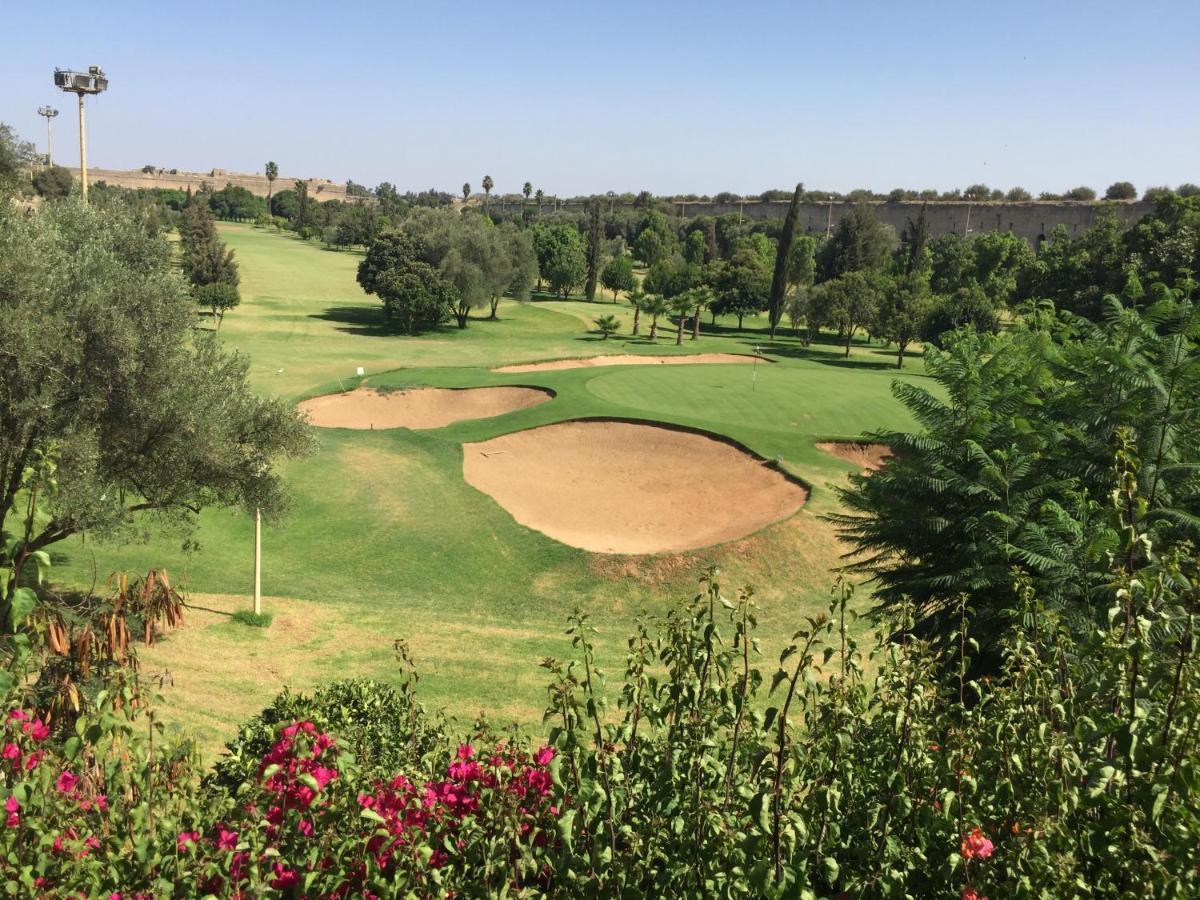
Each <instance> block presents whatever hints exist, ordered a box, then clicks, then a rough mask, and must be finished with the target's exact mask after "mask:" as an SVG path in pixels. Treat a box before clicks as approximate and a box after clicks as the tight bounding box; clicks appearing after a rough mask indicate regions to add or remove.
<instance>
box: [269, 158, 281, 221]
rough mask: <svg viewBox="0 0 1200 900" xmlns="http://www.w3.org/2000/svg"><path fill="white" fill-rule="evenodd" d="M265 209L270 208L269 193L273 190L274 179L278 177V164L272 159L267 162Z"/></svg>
mask: <svg viewBox="0 0 1200 900" xmlns="http://www.w3.org/2000/svg"><path fill="white" fill-rule="evenodd" d="M266 175H267V209H270V208H271V195H272V194H273V193H274V192H275V179H276V178H278V177H279V165H278V163H276V162H275V161H274V160H270V161H268V162H267V166H266Z"/></svg>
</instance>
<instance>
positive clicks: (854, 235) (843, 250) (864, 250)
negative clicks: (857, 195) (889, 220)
mask: <svg viewBox="0 0 1200 900" xmlns="http://www.w3.org/2000/svg"><path fill="white" fill-rule="evenodd" d="M894 244H895V237H894V235H893V233H892V231H891V230H890V229H889V228H888V227H887V226H886V225H883V224H882V223H881V222H880V221H879V220H878V219H876V218H875V212H874V210H873V209H872V208H871V207H870V206H869V205H868V204H866V203H858V204H855V205H854V206H853V207H852V208H851V209H850V211H849V212H847V213H846V215H844V216H843V217H842V219H841V221H839V222H838V223H837V226H836V227H835V228H834V229H833V234H831V235H830V236H829V240H827V241H826V242H825V243H824V244H823V245H822V246H821V250H820V253H819V254H818V256H817V272H818V275H819V277H820V279H821V280H822V281H828V280H830V279H833V278H837V277H838V276H839V275H844V274H845V273H847V272H860V271H878V270H881V269H882V268H883V267H884V265H885V264H886V263H887V260H888V256H889V254H890V253H891V252H892V246H893V245H894Z"/></svg>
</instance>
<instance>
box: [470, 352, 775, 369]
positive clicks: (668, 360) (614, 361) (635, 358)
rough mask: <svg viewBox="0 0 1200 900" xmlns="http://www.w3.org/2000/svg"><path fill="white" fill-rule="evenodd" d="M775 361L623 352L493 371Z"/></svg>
mask: <svg viewBox="0 0 1200 900" xmlns="http://www.w3.org/2000/svg"><path fill="white" fill-rule="evenodd" d="M756 358H757V359H759V360H761V361H762V362H773V360H769V359H767V358H766V357H765V356H759V357H754V356H751V355H750V354H748V353H693V354H691V355H690V356H642V355H639V354H636V353H624V354H618V355H614V356H589V357H585V358H583V359H552V360H549V361H548V362H535V363H520V364H518V365H515V366H500V368H498V369H493V370H492V371H493V372H553V371H556V370H558V369H584V368H590V367H592V366H655V365H658V366H683V365H696V364H708V365H713V364H716V365H723V364H728V363H751V362H754V360H755V359H756Z"/></svg>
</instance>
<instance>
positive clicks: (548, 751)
mask: <svg viewBox="0 0 1200 900" xmlns="http://www.w3.org/2000/svg"><path fill="white" fill-rule="evenodd" d="M552 759H554V748H553V747H543V748H542V749H541V750H539V751H538V752H537V755H536V756H534V758H533V761H534V762H536V763H537V764H538V765H539V766H546V765H549V764H550V760H552Z"/></svg>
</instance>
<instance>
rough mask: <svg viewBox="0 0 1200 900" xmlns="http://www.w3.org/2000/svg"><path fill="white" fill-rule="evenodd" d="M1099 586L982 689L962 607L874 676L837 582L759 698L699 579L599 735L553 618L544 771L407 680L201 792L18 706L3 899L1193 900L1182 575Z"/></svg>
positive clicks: (1006, 661)
mask: <svg viewBox="0 0 1200 900" xmlns="http://www.w3.org/2000/svg"><path fill="white" fill-rule="evenodd" d="M1131 490H1132V489H1131ZM1125 540H1127V541H1129V542H1134V541H1141V540H1142V538H1141V536H1140V535H1139V534H1138V533H1137V530H1136V529H1135V528H1130V529H1128V530H1127V532H1126V537H1125ZM1113 585H1114V587H1113V597H1114V603H1113V606H1112V608H1111V609H1110V610H1109V611H1108V612H1107V615H1105V616H1103V617H1102V619H1101V621H1099V622H1098V623H1096V624H1095V625H1094V626H1093V628H1092V629H1091V631H1090V633H1089V634H1087V635H1085V636H1084V637H1083V638H1082V639H1080V638H1078V637H1075V636H1073V635H1072V634H1071V633H1070V632H1069V631H1068V630H1067V629H1066V628H1065V627H1064V625H1063V624H1062V622H1061V621H1060V620H1059V619H1058V617H1056V616H1055V615H1054V614H1053V613H1051V612H1049V611H1047V610H1046V609H1044V608H1043V607H1042V605H1041V604H1040V603H1039V602H1038V599H1037V597H1035V596H1034V595H1033V592H1032V590H1030V589H1029V588H1023V589H1022V591H1021V592H1020V594H1019V595H1018V596H1017V597H1015V598H1014V606H1015V609H1014V610H1013V616H1014V617H1015V619H1016V621H1019V622H1020V623H1021V626H1022V627H1020V628H1014V629H1012V631H1011V633H1010V635H1009V637H1008V638H1007V639H1006V640H1005V642H1004V643H1003V644H1002V646H1001V647H1000V648H999V655H1000V656H1001V657H1002V659H1003V666H1002V669H1001V670H1000V671H999V672H998V673H997V674H996V675H994V676H993V677H991V678H990V679H988V678H985V679H980V680H979V681H974V680H971V679H970V678H969V677H968V674H967V673H968V672H970V671H972V669H971V665H970V656H971V654H972V653H973V652H974V645H973V642H972V638H971V633H970V630H971V625H970V621H969V619H968V617H967V616H966V614H965V608H966V607H965V604H964V606H963V609H962V610H960V615H959V631H958V634H957V635H956V636H955V640H954V642H953V646H949V647H943V646H938V645H935V644H931V643H928V642H925V641H922V640H920V639H918V638H916V637H914V636H912V634H911V631H909V630H906V629H904V628H903V627H901V628H900V630H899V633H900V634H902V635H905V637H904V638H903V639H902V640H889V639H886V638H883V637H881V638H880V639H879V641H878V643H877V645H876V647H875V651H874V654H873V657H874V658H873V663H872V666H871V669H872V671H873V673H874V674H873V675H872V676H871V677H870V678H868V677H867V675H866V674H865V670H866V665H865V663H866V660H865V659H864V657H863V654H861V653H860V652H859V650H858V647H857V645H856V642H855V640H854V637H853V635H852V634H851V633H850V632H849V631H848V630H847V628H846V618H847V615H848V610H849V606H850V604H849V601H850V596H851V591H850V589H849V587H848V586H846V585H841V586H840V588H839V590H838V591H836V593H835V597H834V600H833V602H832V605H831V607H830V610H829V614H827V615H825V614H823V615H820V616H815V617H813V618H811V619H809V620H808V621H807V622H806V623H805V627H803V628H802V629H801V630H799V631H798V632H797V633H796V635H795V639H794V642H793V643H792V644H791V645H789V646H788V647H787V648H785V650H784V652H783V653H782V654H781V656H780V659H779V664H778V666H777V667H776V668H774V671H773V672H772V671H768V672H763V671H762V670H761V669H760V668H759V666H758V664H757V661H756V654H757V645H756V642H755V639H754V628H755V607H754V603H753V599H752V597H751V595H750V594H748V593H742V594H740V595H739V596H738V597H737V598H735V599H733V600H730V599H728V598H726V597H725V596H724V595H723V594H722V592H721V589H720V587H719V586H718V585H717V584H716V583H715V581H714V580H713V579H712V577H711V576H710V577H708V578H707V579H706V585H705V590H704V591H702V592H701V594H700V595H699V596H698V597H696V598H695V600H694V601H693V602H691V603H689V604H685V605H683V606H680V607H679V608H677V609H676V610H674V611H673V612H671V613H670V614H669V615H668V616H667V617H666V618H665V619H664V620H663V621H661V622H657V623H650V622H643V623H641V624H640V625H639V628H638V630H637V632H636V633H635V634H634V635H633V637H632V638H631V639H630V641H629V645H628V652H627V657H626V664H625V672H624V678H623V680H622V684H621V686H620V688H619V690H618V691H617V692H615V695H616V696H617V697H618V704H617V708H616V709H610V708H609V707H608V706H607V704H608V700H609V693H608V691H607V690H606V689H605V676H604V673H602V672H601V671H600V670H599V669H598V668H597V666H596V660H595V655H594V652H593V647H592V643H591V634H592V628H591V625H590V623H589V622H588V620H587V619H586V617H584V616H582V615H576V616H575V617H573V618H572V620H571V626H570V630H569V634H570V636H571V640H572V642H573V646H574V648H575V652H574V654H573V655H574V659H573V660H571V661H569V662H561V661H558V660H553V659H549V660H546V661H545V662H544V663H543V666H544V667H545V668H546V670H547V671H548V673H549V675H550V684H549V686H548V691H547V701H548V702H547V713H546V721H547V723H548V725H549V729H548V733H547V735H546V738H545V740H544V741H543V742H535V743H534V744H533V745H528V744H527V742H525V741H523V740H521V739H519V737H518V736H517V735H515V734H508V735H497V734H495V733H493V732H492V731H491V730H490V729H488V728H487V727H486V726H485V725H477V726H476V728H475V730H474V731H473V732H472V733H471V734H470V735H469V736H468V738H467V740H465V741H458V740H454V739H452V738H451V737H450V736H449V733H448V729H447V727H446V726H445V723H443V722H441V721H440V720H439V719H437V718H436V717H433V718H431V717H428V716H426V714H425V713H424V711H423V710H422V709H421V707H420V705H419V704H418V703H417V701H416V698H415V691H414V685H415V681H414V680H409V681H407V682H406V683H405V685H404V686H403V687H402V688H401V689H400V690H399V691H393V690H392V689H388V688H382V687H378V686H374V685H371V684H369V683H366V682H351V683H344V684H340V685H335V686H331V687H330V688H328V689H326V690H325V691H324V692H321V693H319V694H318V696H317V697H315V698H304V697H298V696H295V695H290V694H289V695H284V696H283V697H281V698H280V699H279V700H277V701H276V703H275V704H273V706H272V707H271V708H269V709H268V710H267V711H264V714H263V716H261V717H259V718H258V719H257V720H255V722H253V723H251V724H250V725H248V726H247V727H246V729H244V730H243V732H242V733H241V734H240V735H239V737H238V739H237V740H236V741H234V742H233V744H232V745H231V752H230V754H229V756H228V757H227V758H226V759H225V760H224V761H223V763H222V764H221V765H220V766H218V770H217V772H216V774H215V775H214V776H212V777H211V778H209V779H208V780H207V781H205V782H203V783H202V782H201V781H200V780H199V771H198V767H197V765H196V760H195V758H194V757H193V756H192V755H191V754H190V753H189V752H188V751H187V749H186V748H185V747H179V746H175V745H173V744H171V743H169V742H167V741H165V740H164V738H163V735H162V729H161V728H160V727H159V726H158V725H157V724H156V723H155V722H154V720H153V707H152V706H146V705H144V704H138V705H134V703H133V702H132V701H133V696H134V695H133V694H132V693H131V691H130V690H129V689H128V688H125V687H121V686H119V685H118V686H115V687H114V689H113V690H111V691H109V692H105V693H104V694H102V695H101V696H100V697H99V698H98V699H97V704H96V708H95V710H94V711H93V712H91V713H89V714H88V715H86V716H84V717H82V718H80V719H79V720H78V721H76V722H75V723H74V726H73V728H74V730H73V732H72V733H69V734H65V735H63V734H53V733H52V729H51V728H50V727H49V726H48V725H47V724H46V722H45V720H44V718H42V717H41V716H40V714H39V713H36V712H34V711H31V710H29V709H28V708H27V707H26V706H25V705H24V704H23V701H22V699H21V698H22V695H21V694H20V693H19V692H18V691H17V690H16V688H14V689H13V690H12V691H10V695H9V703H8V706H7V707H5V708H6V709H7V710H8V711H7V712H6V713H5V714H4V719H3V723H2V725H0V801H2V802H3V804H4V817H5V819H4V827H3V828H0V878H2V879H3V881H4V884H5V888H6V890H7V892H8V893H10V894H17V895H21V894H24V895H32V896H39V895H40V896H64V895H68V894H78V895H83V896H89V897H90V896H100V897H109V896H112V895H116V896H119V897H122V898H126V900H127V898H129V897H141V896H146V897H163V896H172V897H191V896H207V895H214V896H223V897H239V898H249V897H270V896H279V897H300V896H304V897H392V896H398V895H403V896H413V897H442V896H446V897H450V896H496V895H513V896H533V895H551V896H563V897H577V896H593V897H614V896H620V897H668V896H669V897H677V896H688V897H708V896H720V897H739V896H742V897H784V896H788V897H816V896H839V897H891V896H936V897H946V898H960V900H982V898H985V897H987V896H991V897H994V898H998V897H1005V898H1007V897H1018V898H1024V897H1029V898H1032V897H1066V896H1076V895H1079V894H1087V895H1088V896H1108V897H1128V896H1144V897H1161V898H1184V897H1193V896H1197V895H1200V867H1198V865H1197V853H1196V848H1197V847H1198V846H1200V802H1197V800H1198V797H1200V752H1198V749H1197V743H1196V740H1195V736H1196V734H1197V732H1198V731H1200V671H1197V668H1198V667H1197V654H1196V649H1197V634H1196V616H1197V612H1198V608H1200V562H1198V561H1197V559H1196V558H1195V555H1194V553H1193V551H1192V550H1191V548H1190V547H1180V548H1177V549H1175V550H1170V551H1168V552H1166V553H1164V554H1163V555H1162V556H1161V557H1160V558H1158V559H1157V561H1156V564H1155V565H1154V566H1153V567H1150V568H1147V569H1144V570H1142V571H1141V572H1140V573H1137V575H1136V577H1135V576H1134V574H1133V573H1131V572H1129V571H1127V570H1124V569H1119V570H1118V571H1117V572H1116V573H1115V574H1114V576H1113ZM905 624H906V623H904V622H901V623H899V625H900V626H904V625H905ZM726 635H729V637H728V638H727V637H726ZM948 674H949V677H947V675H948ZM381 701H383V702H384V705H383V706H380V702H381ZM284 712H286V713H287V715H282V713H284ZM332 720H336V721H337V723H338V726H339V727H337V728H335V727H332V726H331V724H330V722H331V721H332ZM339 728H340V729H341V731H339Z"/></svg>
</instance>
